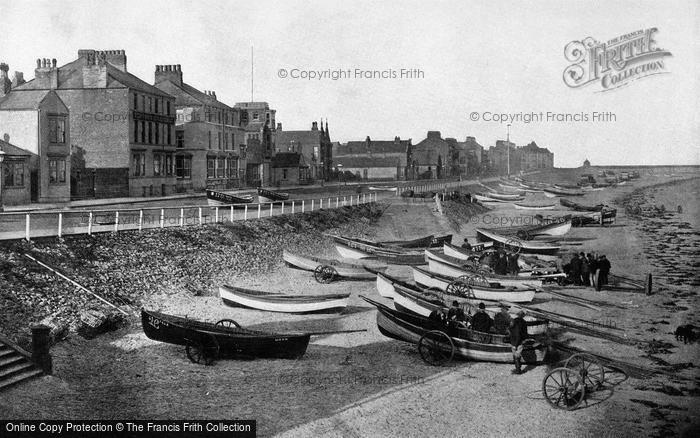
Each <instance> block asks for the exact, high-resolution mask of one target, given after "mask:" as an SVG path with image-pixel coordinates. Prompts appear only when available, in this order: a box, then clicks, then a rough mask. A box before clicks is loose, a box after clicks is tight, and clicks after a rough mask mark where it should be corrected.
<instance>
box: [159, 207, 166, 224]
mask: <svg viewBox="0 0 700 438" xmlns="http://www.w3.org/2000/svg"><path fill="white" fill-rule="evenodd" d="M160 227H161V228H163V227H165V209H164V208H161V209H160Z"/></svg>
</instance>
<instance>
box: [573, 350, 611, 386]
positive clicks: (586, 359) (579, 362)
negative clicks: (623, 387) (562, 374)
mask: <svg viewBox="0 0 700 438" xmlns="http://www.w3.org/2000/svg"><path fill="white" fill-rule="evenodd" d="M564 367H565V368H569V369H572V370H574V371H578V372H579V374H580V375H581V379H582V380H583V383H584V384H585V385H586V387H587V388H590V389H591V390H595V389H598V388H600V387H602V386H603V383H604V382H605V369H604V368H603V366H602V365H601V364H600V362H598V359H596V358H595V356H592V355H590V354H586V353H577V354H574V355H573V356H571V357H570V358H568V359H567V360H566V362H565V363H564Z"/></svg>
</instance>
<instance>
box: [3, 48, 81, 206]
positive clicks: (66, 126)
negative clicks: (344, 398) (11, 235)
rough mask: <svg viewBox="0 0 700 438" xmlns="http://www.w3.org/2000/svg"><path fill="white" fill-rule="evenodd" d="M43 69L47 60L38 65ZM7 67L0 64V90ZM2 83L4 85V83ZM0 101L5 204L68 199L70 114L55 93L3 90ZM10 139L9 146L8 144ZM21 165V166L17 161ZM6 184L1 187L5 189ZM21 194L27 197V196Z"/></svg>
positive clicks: (52, 91) (69, 196)
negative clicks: (5, 156) (4, 155)
mask: <svg viewBox="0 0 700 438" xmlns="http://www.w3.org/2000/svg"><path fill="white" fill-rule="evenodd" d="M41 62H42V65H43V66H46V64H47V63H48V64H49V66H50V65H51V64H50V61H48V60H43V61H41ZM6 74H7V65H6V64H0V86H2V85H3V82H4V80H5V79H6ZM5 85H7V84H6V83H5ZM5 91H8V92H7V93H3V94H4V97H0V136H2V137H0V138H3V139H4V140H3V144H2V146H3V147H4V148H7V150H5V149H3V150H4V152H5V153H6V154H11V155H12V156H9V155H8V157H7V160H8V163H7V165H5V163H3V167H6V169H3V170H5V171H4V172H3V178H4V179H5V181H3V182H4V183H5V184H3V192H5V193H6V194H7V197H6V198H3V199H4V202H5V203H8V204H10V203H14V204H24V203H29V202H65V201H69V200H70V198H71V177H70V176H71V149H70V148H71V146H70V145H71V129H70V127H71V122H70V112H69V110H68V107H67V106H66V104H65V103H64V102H63V100H61V98H60V97H59V96H58V94H57V93H56V91H54V90H51V89H48V90H24V91H18V90H16V89H12V90H7V89H5ZM10 141H12V144H10ZM20 162H21V163H20ZM6 186H7V187H6ZM27 194H28V195H29V196H27Z"/></svg>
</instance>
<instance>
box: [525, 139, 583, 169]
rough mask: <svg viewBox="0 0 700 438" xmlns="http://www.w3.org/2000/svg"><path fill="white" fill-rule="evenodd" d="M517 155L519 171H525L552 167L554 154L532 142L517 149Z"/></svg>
mask: <svg viewBox="0 0 700 438" xmlns="http://www.w3.org/2000/svg"><path fill="white" fill-rule="evenodd" d="M518 155H519V156H520V157H519V159H520V167H519V169H520V170H523V171H527V170H534V169H547V168H551V167H554V154H553V153H551V152H550V151H549V149H547V148H541V147H539V146H537V143H535V142H534V141H532V142H530V144H528V145H527V146H521V147H518ZM589 164H590V163H589Z"/></svg>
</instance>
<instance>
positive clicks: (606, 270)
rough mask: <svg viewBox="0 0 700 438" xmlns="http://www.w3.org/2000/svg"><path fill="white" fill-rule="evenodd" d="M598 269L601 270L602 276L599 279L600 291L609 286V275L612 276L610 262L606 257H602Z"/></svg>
mask: <svg viewBox="0 0 700 438" xmlns="http://www.w3.org/2000/svg"><path fill="white" fill-rule="evenodd" d="M598 268H599V269H600V276H599V277H598V290H600V288H601V287H602V286H605V285H606V284H608V274H610V261H609V260H608V259H607V258H606V257H605V256H604V255H602V256H600V261H599V263H598Z"/></svg>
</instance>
